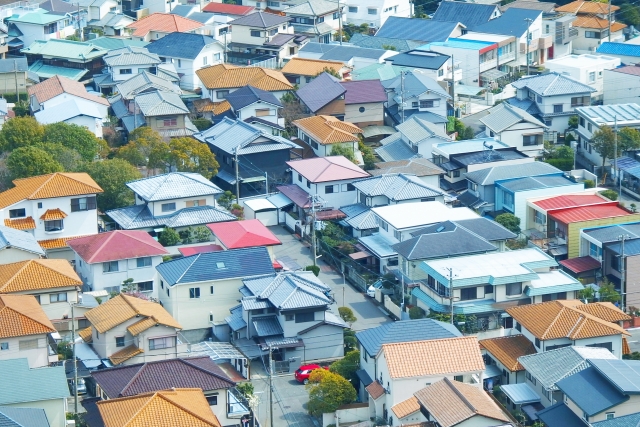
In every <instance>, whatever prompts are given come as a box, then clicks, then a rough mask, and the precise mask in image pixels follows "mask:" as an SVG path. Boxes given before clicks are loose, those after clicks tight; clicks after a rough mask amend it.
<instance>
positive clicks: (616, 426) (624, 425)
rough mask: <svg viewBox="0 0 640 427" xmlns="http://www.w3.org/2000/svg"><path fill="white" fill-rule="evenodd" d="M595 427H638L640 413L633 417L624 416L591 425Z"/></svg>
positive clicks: (632, 415)
mask: <svg viewBox="0 0 640 427" xmlns="http://www.w3.org/2000/svg"><path fill="white" fill-rule="evenodd" d="M591 425H592V426H593V427H638V426H639V425H640V412H637V413H635V414H631V415H622V416H619V417H615V418H613V419H611V420H606V421H598V422H595V423H591Z"/></svg>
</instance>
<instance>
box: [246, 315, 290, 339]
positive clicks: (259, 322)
mask: <svg viewBox="0 0 640 427" xmlns="http://www.w3.org/2000/svg"><path fill="white" fill-rule="evenodd" d="M251 323H253V327H254V328H255V330H256V335H258V336H259V337H268V336H271V335H280V334H282V333H284V332H283V330H282V326H280V322H278V318H277V317H276V316H265V317H252V320H251Z"/></svg>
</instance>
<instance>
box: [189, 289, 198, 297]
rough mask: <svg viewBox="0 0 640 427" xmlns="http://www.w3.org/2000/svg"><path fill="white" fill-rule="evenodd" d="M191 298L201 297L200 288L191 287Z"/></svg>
mask: <svg viewBox="0 0 640 427" xmlns="http://www.w3.org/2000/svg"><path fill="white" fill-rule="evenodd" d="M189 298H190V299H194V298H200V288H189Z"/></svg>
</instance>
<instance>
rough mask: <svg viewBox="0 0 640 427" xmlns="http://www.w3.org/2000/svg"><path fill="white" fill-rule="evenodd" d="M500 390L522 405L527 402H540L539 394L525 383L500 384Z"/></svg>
mask: <svg viewBox="0 0 640 427" xmlns="http://www.w3.org/2000/svg"><path fill="white" fill-rule="evenodd" d="M500 390H502V392H504V394H506V395H507V397H509V399H511V401H512V402H513V403H515V404H516V405H524V404H527V403H535V402H540V396H538V393H536V392H535V390H534V389H532V388H531V386H530V385H529V384H527V383H521V384H504V385H502V386H500Z"/></svg>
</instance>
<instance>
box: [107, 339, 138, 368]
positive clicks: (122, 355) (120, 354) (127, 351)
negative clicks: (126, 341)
mask: <svg viewBox="0 0 640 427" xmlns="http://www.w3.org/2000/svg"><path fill="white" fill-rule="evenodd" d="M141 353H144V350H142V349H141V348H138V346H136V345H133V344H131V345H130V346H128V347H125V348H123V349H122V350H120V351H116V352H115V353H113V354H112V355H111V356H109V360H111V363H113V364H114V365H119V364H121V363H123V362H126V361H127V360H129V359H131V358H132V357H135V356H137V355H139V354H141Z"/></svg>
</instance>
